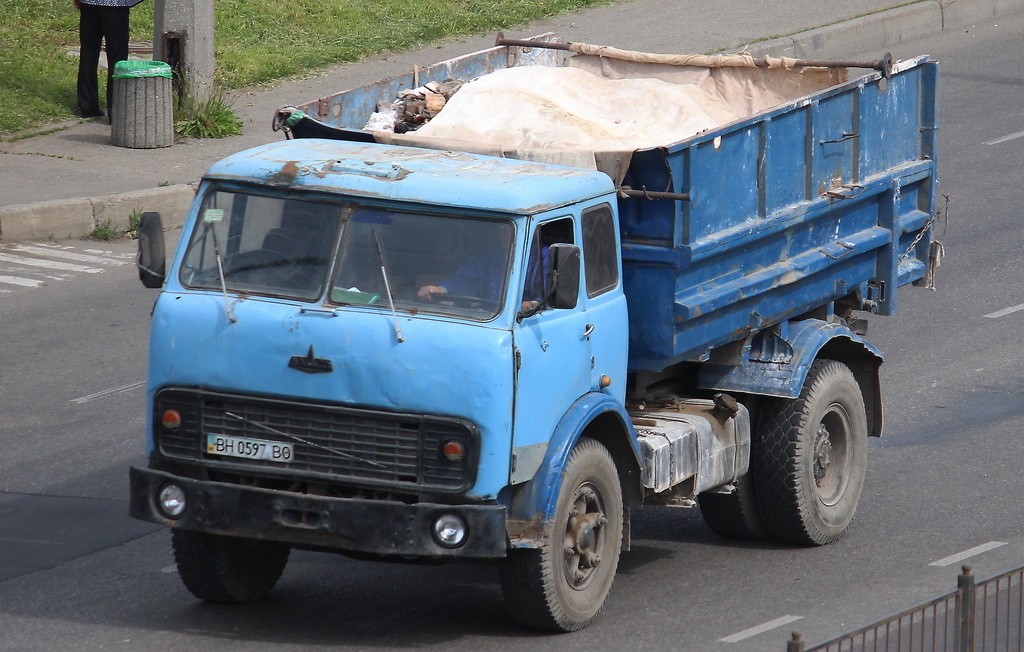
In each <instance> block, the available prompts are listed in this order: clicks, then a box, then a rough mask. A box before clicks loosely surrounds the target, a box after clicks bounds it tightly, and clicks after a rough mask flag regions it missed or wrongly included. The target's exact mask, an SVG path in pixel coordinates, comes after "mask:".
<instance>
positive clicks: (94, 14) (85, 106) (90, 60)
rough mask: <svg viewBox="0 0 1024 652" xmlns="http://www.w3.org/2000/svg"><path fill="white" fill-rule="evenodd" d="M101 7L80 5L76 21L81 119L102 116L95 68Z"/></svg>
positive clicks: (97, 61)
mask: <svg viewBox="0 0 1024 652" xmlns="http://www.w3.org/2000/svg"><path fill="white" fill-rule="evenodd" d="M99 9H101V7H97V6H95V5H87V4H82V5H81V7H80V8H79V11H80V12H81V15H80V16H79V19H78V43H79V46H80V49H81V52H80V56H79V59H78V111H79V113H81V115H82V117H85V118H92V117H96V116H100V115H103V112H102V111H100V96H99V87H98V81H97V73H96V68H97V66H99V62H100V46H101V44H102V42H103V27H102V25H101V23H100V12H99Z"/></svg>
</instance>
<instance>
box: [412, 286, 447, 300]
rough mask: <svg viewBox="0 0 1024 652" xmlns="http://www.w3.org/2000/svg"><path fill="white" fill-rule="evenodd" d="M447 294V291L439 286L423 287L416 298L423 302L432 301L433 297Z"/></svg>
mask: <svg viewBox="0 0 1024 652" xmlns="http://www.w3.org/2000/svg"><path fill="white" fill-rule="evenodd" d="M447 293H448V290H446V289H444V288H443V287H441V286H440V285H424V286H423V287H421V288H420V289H419V291H418V292H417V293H416V296H418V297H419V298H420V299H423V300H424V301H432V300H433V299H434V295H437V294H447Z"/></svg>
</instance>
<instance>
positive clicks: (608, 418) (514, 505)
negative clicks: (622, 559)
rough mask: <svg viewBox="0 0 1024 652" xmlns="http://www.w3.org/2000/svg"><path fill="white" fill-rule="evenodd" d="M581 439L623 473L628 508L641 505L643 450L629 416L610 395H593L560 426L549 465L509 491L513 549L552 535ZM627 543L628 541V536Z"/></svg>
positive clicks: (570, 411) (574, 406)
mask: <svg viewBox="0 0 1024 652" xmlns="http://www.w3.org/2000/svg"><path fill="white" fill-rule="evenodd" d="M581 437H590V438H592V439H595V440H597V441H599V442H601V444H603V445H604V446H605V448H607V449H608V451H609V452H610V453H611V455H612V458H613V459H614V460H615V464H616V467H617V468H618V471H619V478H620V482H621V484H622V494H623V501H624V504H625V505H626V506H627V507H628V506H632V505H639V504H640V502H641V500H642V497H643V487H642V484H641V483H642V472H641V466H640V448H639V444H638V443H637V440H636V435H635V432H634V431H633V426H632V423H631V422H630V418H629V415H628V414H627V413H626V410H625V408H624V407H623V406H622V405H621V404H620V403H619V402H618V401H616V400H615V399H613V398H612V397H610V396H608V395H607V394H602V393H601V392H590V393H588V394H585V395H583V396H581V397H580V398H579V399H577V400H576V402H575V403H573V404H572V405H571V406H570V407H569V409H568V410H567V411H566V412H565V414H564V415H563V416H562V418H561V419H560V420H559V422H558V425H557V426H555V430H554V432H553V433H552V434H551V440H550V442H549V443H548V447H547V452H546V453H545V455H544V460H543V462H542V463H541V465H540V468H539V469H537V472H536V473H535V474H534V476H533V478H532V479H530V480H529V481H527V482H525V483H523V484H521V485H518V486H515V487H510V488H509V490H510V494H509V498H508V501H507V504H508V525H509V536H510V539H511V543H512V546H513V547H536V546H537V545H540V542H541V540H542V539H543V537H545V536H546V535H547V531H548V529H549V528H548V524H549V523H550V522H551V520H552V518H553V517H554V513H555V507H556V502H557V500H558V492H559V490H561V488H562V477H563V471H564V469H565V465H566V463H567V462H568V460H569V455H570V453H572V450H573V448H574V447H575V446H576V442H578V441H579V440H580V438H581ZM627 512H628V510H627ZM623 538H624V540H628V537H627V536H625V534H624V536H623Z"/></svg>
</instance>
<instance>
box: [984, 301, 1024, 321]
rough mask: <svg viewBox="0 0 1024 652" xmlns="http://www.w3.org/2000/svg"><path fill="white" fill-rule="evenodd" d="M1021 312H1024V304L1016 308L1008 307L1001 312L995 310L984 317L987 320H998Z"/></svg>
mask: <svg viewBox="0 0 1024 652" xmlns="http://www.w3.org/2000/svg"><path fill="white" fill-rule="evenodd" d="M1021 310H1024V303H1022V304H1020V305H1016V306H1010V307H1009V308H1003V309H1002V310H997V311H995V312H990V313H988V314H987V315H985V316H986V317H988V318H989V319H998V318H1000V317H1005V316H1006V315H1012V314H1013V313H1015V312H1020V311H1021Z"/></svg>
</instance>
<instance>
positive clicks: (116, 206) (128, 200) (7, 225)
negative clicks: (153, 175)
mask: <svg viewBox="0 0 1024 652" xmlns="http://www.w3.org/2000/svg"><path fill="white" fill-rule="evenodd" d="M197 186H198V183H196V184H179V185H175V186H165V187H162V188H152V189H149V190H136V191H133V192H125V193H117V194H113V195H103V196H100V197H80V198H77V199H57V200H54V201H44V202H34V203H31V204H14V205H11V206H3V207H0V242H17V241H23V240H61V239H65V238H67V239H78V238H84V237H87V236H88V235H89V234H90V233H92V232H93V231H94V230H95V229H96V228H97V227H101V226H110V227H112V228H115V229H118V230H126V229H127V228H128V227H129V225H130V224H129V223H130V220H131V216H132V214H133V213H135V212H143V211H159V212H160V214H161V216H163V217H164V225H165V226H167V227H175V226H181V225H182V224H184V221H185V215H187V214H188V210H189V207H190V206H191V205H192V199H193V198H194V197H195V194H196V187H197ZM168 218H170V219H168ZM108 220H109V225H108Z"/></svg>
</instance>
